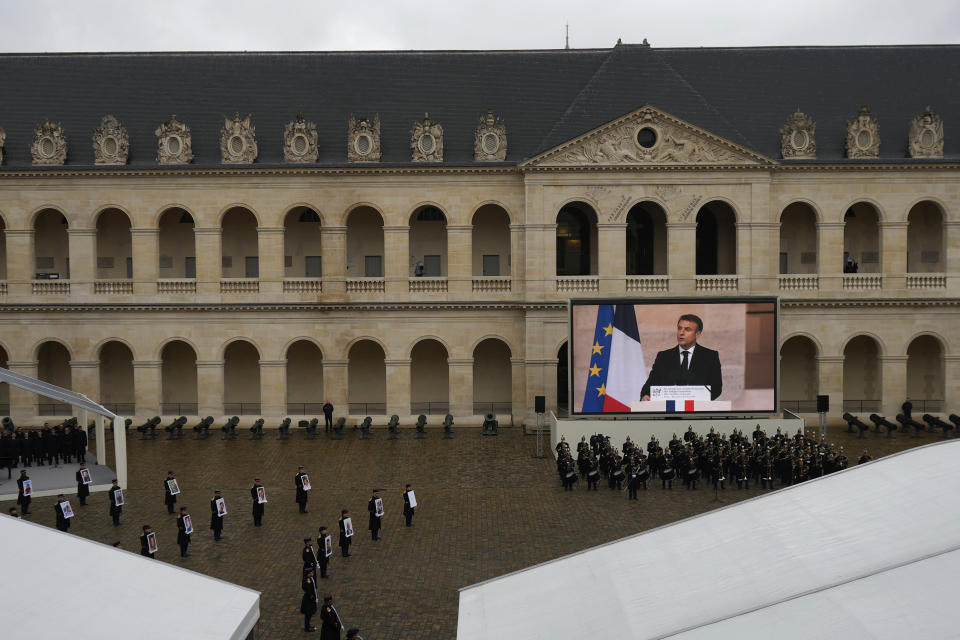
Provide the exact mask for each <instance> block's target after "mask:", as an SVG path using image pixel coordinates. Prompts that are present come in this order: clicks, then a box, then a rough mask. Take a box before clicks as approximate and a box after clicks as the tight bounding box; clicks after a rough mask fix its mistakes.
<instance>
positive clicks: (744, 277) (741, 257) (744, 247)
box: [737, 222, 780, 293]
mask: <svg viewBox="0 0 960 640" xmlns="http://www.w3.org/2000/svg"><path fill="white" fill-rule="evenodd" d="M737 273H738V274H740V292H741V293H750V292H752V291H757V292H763V293H768V292H776V291H778V290H779V289H780V279H779V277H778V276H779V274H780V223H779V222H773V223H769V222H751V223H749V224H740V223H738V224H737Z"/></svg>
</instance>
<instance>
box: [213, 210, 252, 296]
mask: <svg viewBox="0 0 960 640" xmlns="http://www.w3.org/2000/svg"><path fill="white" fill-rule="evenodd" d="M221 229H222V232H221V238H220V263H221V273H222V277H223V278H259V277H260V253H259V247H258V244H257V218H256V216H254V215H253V213H252V212H250V211H249V210H247V209H244V208H243V207H234V208H233V209H231V210H230V211H228V212H227V213H226V214H225V215H224V216H223V222H222V226H221Z"/></svg>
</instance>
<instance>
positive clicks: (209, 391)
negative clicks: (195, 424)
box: [197, 254, 224, 420]
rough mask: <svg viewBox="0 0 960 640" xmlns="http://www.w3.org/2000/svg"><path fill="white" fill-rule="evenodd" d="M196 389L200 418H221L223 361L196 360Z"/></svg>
mask: <svg viewBox="0 0 960 640" xmlns="http://www.w3.org/2000/svg"><path fill="white" fill-rule="evenodd" d="M217 255H219V254H217ZM197 275H198V276H199V275H200V274H199V273H198V274H197ZM197 389H201V390H202V391H201V392H200V394H199V398H198V400H199V403H200V404H199V406H198V412H199V414H200V417H201V418H204V417H205V416H213V418H214V420H219V419H220V418H222V417H223V415H224V413H223V360H197Z"/></svg>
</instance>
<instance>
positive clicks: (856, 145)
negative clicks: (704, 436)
mask: <svg viewBox="0 0 960 640" xmlns="http://www.w3.org/2000/svg"><path fill="white" fill-rule="evenodd" d="M879 155H880V123H879V122H877V119H876V118H874V117H873V115H872V114H871V113H870V109H868V108H867V105H865V104H864V105H860V113H858V114H857V117H856V118H854V119H853V120H851V121H849V122H847V157H848V158H876V157H878V156H879Z"/></svg>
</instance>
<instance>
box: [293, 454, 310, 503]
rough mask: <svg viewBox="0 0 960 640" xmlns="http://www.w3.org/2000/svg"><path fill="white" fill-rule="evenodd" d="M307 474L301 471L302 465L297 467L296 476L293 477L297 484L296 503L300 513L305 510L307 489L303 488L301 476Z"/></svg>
mask: <svg viewBox="0 0 960 640" xmlns="http://www.w3.org/2000/svg"><path fill="white" fill-rule="evenodd" d="M305 475H307V474H306V473H304V471H303V465H300V466H299V467H297V476H296V477H295V478H294V479H293V481H294V483H295V484H296V485H297V504H298V505H299V506H300V513H306V512H307V491H306V489H304V488H303V476H305Z"/></svg>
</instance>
